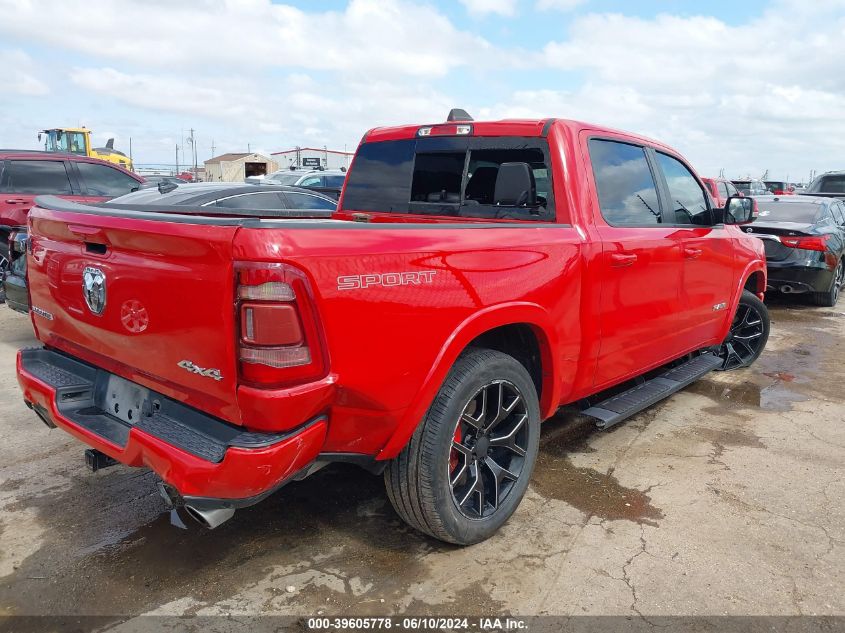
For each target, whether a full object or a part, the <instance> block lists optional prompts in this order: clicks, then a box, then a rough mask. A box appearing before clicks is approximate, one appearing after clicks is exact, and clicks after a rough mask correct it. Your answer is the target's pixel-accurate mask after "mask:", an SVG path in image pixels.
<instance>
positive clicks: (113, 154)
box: [38, 127, 132, 170]
mask: <svg viewBox="0 0 845 633" xmlns="http://www.w3.org/2000/svg"><path fill="white" fill-rule="evenodd" d="M42 135H46V138H45V140H44V149H45V150H46V151H48V152H70V153H72V154H80V155H81V156H90V157H91V158H99V159H100V160H107V161H108V162H110V163H114V164H115V165H120V166H121V167H123V168H124V169H129V170H131V169H132V159H130V158H129V157H128V156H127V155H126V154H124V153H123V152H119V151H118V150H116V149H115V148H114V139H113V138H110V139H109V141H108V143H106V146H105V147H91V130H89V129H88V128H85V127H56V128H51V129H49V130H42V131H41V132H40V133H39V134H38V141H39V142H41V137H42Z"/></svg>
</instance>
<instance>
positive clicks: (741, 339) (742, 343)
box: [719, 290, 770, 371]
mask: <svg viewBox="0 0 845 633" xmlns="http://www.w3.org/2000/svg"><path fill="white" fill-rule="evenodd" d="M769 328H770V323H769V309H768V308H767V307H766V304H764V303H763V302H762V301H760V299H759V297H757V295H755V294H753V293H751V292H749V291H748V290H743V291H742V295H741V296H740V298H739V303H738V304H737V307H736V312H735V313H734V318H733V322H732V323H731V329H730V332H728V336H727V337H726V338H725V340H724V342H723V343H722V345H721V346H720V347H719V357H720V358H721V359H722V366H721V367H720V368H719V369H720V370H721V371H725V370H728V369H740V368H741V367H748V366H749V365H751V364H752V363H753V362H754V361H755V360H757V359H758V358H759V357H760V354H762V353H763V349H765V347H766V341H768V340H769Z"/></svg>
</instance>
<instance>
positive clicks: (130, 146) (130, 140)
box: [129, 136, 134, 166]
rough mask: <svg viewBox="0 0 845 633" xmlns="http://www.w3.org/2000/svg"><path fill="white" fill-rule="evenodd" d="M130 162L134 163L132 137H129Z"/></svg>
mask: <svg viewBox="0 0 845 633" xmlns="http://www.w3.org/2000/svg"><path fill="white" fill-rule="evenodd" d="M129 162H130V163H131V162H133V161H132V137H131V136H130V137H129ZM133 166H134V165H133Z"/></svg>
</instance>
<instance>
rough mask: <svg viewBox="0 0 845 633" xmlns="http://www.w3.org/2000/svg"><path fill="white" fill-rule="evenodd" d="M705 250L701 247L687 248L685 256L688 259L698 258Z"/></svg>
mask: <svg viewBox="0 0 845 633" xmlns="http://www.w3.org/2000/svg"><path fill="white" fill-rule="evenodd" d="M703 252H704V251H703V250H701V249H700V248H685V249H684V257H686V258H687V259H698V258H699V257H701V254H702V253H703Z"/></svg>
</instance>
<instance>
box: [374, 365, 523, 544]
mask: <svg viewBox="0 0 845 633" xmlns="http://www.w3.org/2000/svg"><path fill="white" fill-rule="evenodd" d="M539 442H540V407H539V403H538V399H537V391H536V389H535V387H534V383H533V381H532V380H531V376H530V375H529V374H528V371H527V370H526V369H525V367H523V366H522V364H520V363H519V362H518V361H517V360H516V359H514V358H513V357H511V356H508V355H507V354H503V353H502V352H498V351H494V350H488V349H471V350H469V351H467V352H465V353H464V354H462V355H461V356H460V358H458V360H457V362H456V363H455V365H454V367H453V368H452V370H451V371H450V372H449V375H448V377H447V378H446V381H445V382H444V384H443V386H442V387H441V388H440V391H439V392H438V394H437V397H436V398H435V400H434V403H433V404H432V405H431V408H430V409H429V410H428V413H427V414H426V416H425V418H424V419H423V421H422V422H421V424H420V425H419V427H418V428H417V430H416V432H415V433H414V435H413V437H412V438H411V441H410V442H409V443H408V445H407V446H406V447H405V448H404V449H403V450H402V452H401V453H400V454H399V455H398V456H397V457H396V458H395V459H394V460H392V461H391V462H390V464H389V465H388V467H387V468H386V469H385V472H384V481H385V486H386V488H387V495H388V497H389V498H390V502H391V503H392V504H393V507H394V508H395V509H396V512H397V513H398V514H399V516H400V517H402V519H403V520H404V521H405V522H406V523H408V524H409V525H410V526H411V527H414V528H416V529H417V530H419V531H420V532H424V533H425V534H428V535H430V536H433V537H434V538H437V539H440V540H442V541H446V542H448V543H455V544H458V545H470V544H472V543H478V542H480V541H483V540H485V539H487V538H489V537H490V536H492V535H493V534H494V533H495V532H496V531H497V530H498V529H499V528H500V527H501V526H502V525H503V524H504V523H505V522H506V521H507V520H508V519H509V518H510V516H511V515H512V514H513V512H514V511H515V510H516V508H517V506H518V505H519V502H520V501H521V500H522V497H523V496H524V495H525V491H526V489H527V488H528V483H529V480H530V479H531V473H532V472H533V470H534V464H535V462H536V461H537V451H538V448H539Z"/></svg>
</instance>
